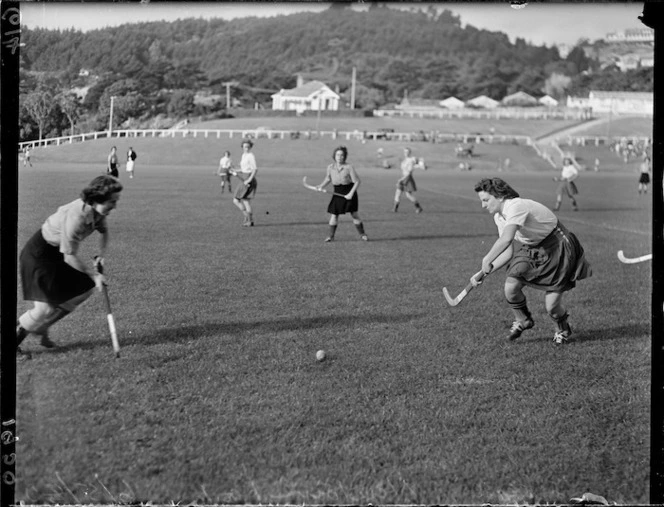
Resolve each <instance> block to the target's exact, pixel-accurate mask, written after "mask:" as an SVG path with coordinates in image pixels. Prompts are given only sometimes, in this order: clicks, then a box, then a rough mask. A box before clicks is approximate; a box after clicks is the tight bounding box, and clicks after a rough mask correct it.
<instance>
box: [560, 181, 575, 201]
mask: <svg viewBox="0 0 664 507" xmlns="http://www.w3.org/2000/svg"><path fill="white" fill-rule="evenodd" d="M578 193H579V189H578V188H576V184H575V183H574V182H573V181H561V182H560V185H558V195H567V197H570V198H571V197H574V196H575V195H577V194H578Z"/></svg>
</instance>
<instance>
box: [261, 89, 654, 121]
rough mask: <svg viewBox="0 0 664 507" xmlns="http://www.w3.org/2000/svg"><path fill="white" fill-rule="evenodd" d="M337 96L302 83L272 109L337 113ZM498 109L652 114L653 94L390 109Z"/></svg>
mask: <svg viewBox="0 0 664 507" xmlns="http://www.w3.org/2000/svg"><path fill="white" fill-rule="evenodd" d="M340 100H341V96H340V95H339V94H338V93H337V92H335V91H333V90H332V89H331V88H330V87H329V86H327V85H326V84H325V83H323V82H321V81H309V82H307V83H302V84H301V85H300V86H297V87H295V88H293V89H290V90H284V89H282V90H280V91H279V92H277V93H275V94H273V95H272V109H273V110H281V111H298V112H304V111H338V110H339V109H340V107H339V106H340ZM499 107H544V108H559V107H566V108H570V109H584V110H591V111H592V112H593V113H612V114H636V115H652V114H653V94H652V93H643V92H610V91H591V92H590V93H589V94H588V97H567V100H566V102H565V103H563V104H560V103H559V101H557V100H556V99H554V98H553V97H550V96H549V95H544V96H543V97H539V98H536V97H533V96H532V95H530V94H528V93H525V92H522V91H519V92H516V93H513V94H511V95H508V96H506V97H503V98H502V99H501V100H495V99H492V98H491V97H487V96H486V95H480V96H479V97H475V98H473V99H470V100H467V101H463V100H460V99H458V98H456V97H448V98H446V99H443V100H432V99H411V98H407V97H405V98H404V99H403V100H402V101H401V103H400V104H397V105H395V106H394V109H397V110H403V111H430V110H435V109H446V110H454V111H459V110H463V109H466V108H468V109H485V110H487V109H488V110H491V109H496V108H499Z"/></svg>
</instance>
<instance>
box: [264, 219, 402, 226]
mask: <svg viewBox="0 0 664 507" xmlns="http://www.w3.org/2000/svg"><path fill="white" fill-rule="evenodd" d="M341 222H348V223H349V224H350V225H352V224H353V223H352V222H351V221H350V218H349V219H348V220H344V219H340V225H343V223H341ZM363 222H364V223H365V224H366V223H375V222H391V220H381V219H370V220H363ZM295 225H315V226H316V227H327V225H328V222H327V221H320V220H317V221H310V222H255V224H254V227H289V226H295Z"/></svg>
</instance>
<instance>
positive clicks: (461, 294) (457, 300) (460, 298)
mask: <svg viewBox="0 0 664 507" xmlns="http://www.w3.org/2000/svg"><path fill="white" fill-rule="evenodd" d="M493 267H494V266H493V265H492V266H491V271H490V273H493V271H494V269H493ZM490 273H485V272H484V271H478V272H477V273H475V274H474V275H473V278H475V279H476V280H477V281H478V282H482V280H484V279H485V278H486V277H487V276H488V275H489V274H490ZM474 288H475V286H474V285H473V284H472V283H471V282H468V285H466V287H465V288H464V289H463V290H462V291H461V292H459V295H458V296H457V297H455V298H454V299H453V298H452V297H451V296H450V293H449V292H448V290H447V287H443V295H444V296H445V299H447V302H448V303H449V305H450V306H456V305H458V304H459V303H461V301H463V299H464V298H465V297H466V296H467V295H468V293H469V292H470V291H471V290H473V289H474Z"/></svg>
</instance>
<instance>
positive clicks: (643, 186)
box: [639, 155, 651, 194]
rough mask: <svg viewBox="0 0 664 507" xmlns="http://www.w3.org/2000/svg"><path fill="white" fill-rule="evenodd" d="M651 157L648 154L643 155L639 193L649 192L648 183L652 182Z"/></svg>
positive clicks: (640, 165)
mask: <svg viewBox="0 0 664 507" xmlns="http://www.w3.org/2000/svg"><path fill="white" fill-rule="evenodd" d="M650 171H651V169H650V157H648V156H647V155H646V156H645V157H643V162H641V163H640V164H639V194H641V193H644V194H647V193H648V185H649V184H650Z"/></svg>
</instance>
